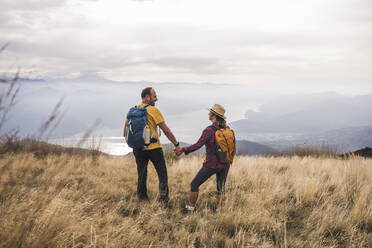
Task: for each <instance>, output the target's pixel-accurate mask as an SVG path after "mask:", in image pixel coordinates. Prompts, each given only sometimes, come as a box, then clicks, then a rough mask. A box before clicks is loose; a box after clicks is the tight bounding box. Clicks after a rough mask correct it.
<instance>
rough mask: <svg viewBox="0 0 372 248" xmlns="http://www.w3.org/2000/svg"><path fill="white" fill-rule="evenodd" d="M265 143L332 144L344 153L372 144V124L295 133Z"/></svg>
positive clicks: (282, 145)
mask: <svg viewBox="0 0 372 248" xmlns="http://www.w3.org/2000/svg"><path fill="white" fill-rule="evenodd" d="M263 143H264V144H266V145H268V146H270V147H273V148H274V149H285V148H287V147H291V146H295V145H309V146H319V145H330V146H332V147H335V148H337V151H338V153H344V152H349V151H353V150H356V149H361V148H364V147H371V146H372V126H362V127H351V128H341V129H335V130H329V131H325V132H319V133H313V134H303V135H294V136H291V138H287V139H284V138H283V139H277V140H274V141H270V142H263Z"/></svg>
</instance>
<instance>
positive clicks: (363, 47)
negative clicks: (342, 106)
mask: <svg viewBox="0 0 372 248" xmlns="http://www.w3.org/2000/svg"><path fill="white" fill-rule="evenodd" d="M371 13H372V1H370V0H311V1H309V0H306V1H305V0H260V1H258V0H256V1H254V0H250V1H248V0H233V1H227V0H226V1H225V0H154V1H150V0H142V1H140V0H136V1H134V0H121V1H117V0H116V1H114V0H16V1H14V0H1V15H0V45H2V44H5V43H7V42H9V46H8V47H7V49H6V51H5V52H3V54H1V55H0V71H2V72H4V71H9V70H10V69H11V68H13V69H14V68H15V67H18V66H19V67H21V68H22V70H23V72H24V74H29V75H30V76H32V77H76V76H79V75H80V74H99V75H100V76H102V77H105V78H107V79H113V80H119V81H138V80H146V81H151V82H190V83H203V82H211V83H234V84H245V85H248V86H251V87H252V89H260V88H263V87H265V88H272V89H281V90H284V91H285V90H287V89H288V90H292V91H293V90H294V91H299V92H300V91H304V92H320V91H336V92H339V93H343V94H367V93H371V92H372V73H371V70H372V60H371V57H372V32H371V30H372V14H371ZM29 71H31V72H32V73H28V72H29Z"/></svg>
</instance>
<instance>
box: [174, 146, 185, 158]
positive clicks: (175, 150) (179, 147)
mask: <svg viewBox="0 0 372 248" xmlns="http://www.w3.org/2000/svg"><path fill="white" fill-rule="evenodd" d="M173 152H174V153H175V154H176V155H177V156H181V155H182V153H183V150H182V146H180V145H179V146H177V147H176V148H174V150H173Z"/></svg>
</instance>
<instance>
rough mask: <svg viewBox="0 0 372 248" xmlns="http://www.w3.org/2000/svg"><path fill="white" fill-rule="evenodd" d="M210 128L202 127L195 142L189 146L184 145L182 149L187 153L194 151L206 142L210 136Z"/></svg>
mask: <svg viewBox="0 0 372 248" xmlns="http://www.w3.org/2000/svg"><path fill="white" fill-rule="evenodd" d="M209 129H210V128H208V127H207V128H206V129H204V131H203V133H202V135H201V136H200V138H199V140H198V142H196V143H195V144H193V145H191V146H188V147H184V148H182V151H183V152H184V153H185V154H186V155H187V154H189V153H191V152H193V151H196V150H198V149H200V148H201V147H202V146H203V145H204V144H205V143H206V142H207V140H208V139H209V138H210V136H211V132H210V131H211V130H209Z"/></svg>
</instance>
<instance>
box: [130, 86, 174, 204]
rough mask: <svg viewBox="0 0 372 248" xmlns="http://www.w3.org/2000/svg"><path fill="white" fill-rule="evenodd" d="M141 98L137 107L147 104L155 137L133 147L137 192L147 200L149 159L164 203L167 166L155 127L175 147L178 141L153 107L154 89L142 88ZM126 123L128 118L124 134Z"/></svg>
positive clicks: (149, 119) (148, 120)
mask: <svg viewBox="0 0 372 248" xmlns="http://www.w3.org/2000/svg"><path fill="white" fill-rule="evenodd" d="M141 98H142V103H141V104H140V105H138V107H145V106H146V105H149V106H148V107H147V108H146V109H147V124H148V126H149V127H150V134H151V136H152V138H155V142H154V143H151V144H150V145H148V146H147V147H145V149H144V150H140V149H135V148H134V149H133V154H134V156H135V158H136V164H137V172H138V184H137V194H138V197H139V199H140V200H148V196H147V186H146V180H147V164H148V162H149V161H151V162H152V163H153V165H154V167H155V170H156V173H157V174H158V178H159V193H160V201H161V202H162V203H164V204H167V203H168V200H169V196H168V195H169V190H168V175H167V167H166V164H165V159H164V154H163V150H162V147H161V144H160V142H159V136H160V131H159V132H158V128H157V127H159V128H160V129H161V130H163V132H164V134H165V136H167V138H168V139H169V141H171V142H172V143H173V144H174V146H175V147H178V146H179V142H177V140H176V138H175V137H174V135H173V133H172V131H171V130H170V129H169V128H168V126H167V124H165V121H164V118H163V115H162V114H161V112H160V110H159V109H158V108H156V107H155V102H156V101H157V100H158V98H157V95H156V92H155V90H154V89H153V88H152V87H147V88H145V89H143V90H142V93H141ZM127 125H128V120H126V121H125V125H124V136H125V134H126V129H127Z"/></svg>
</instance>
